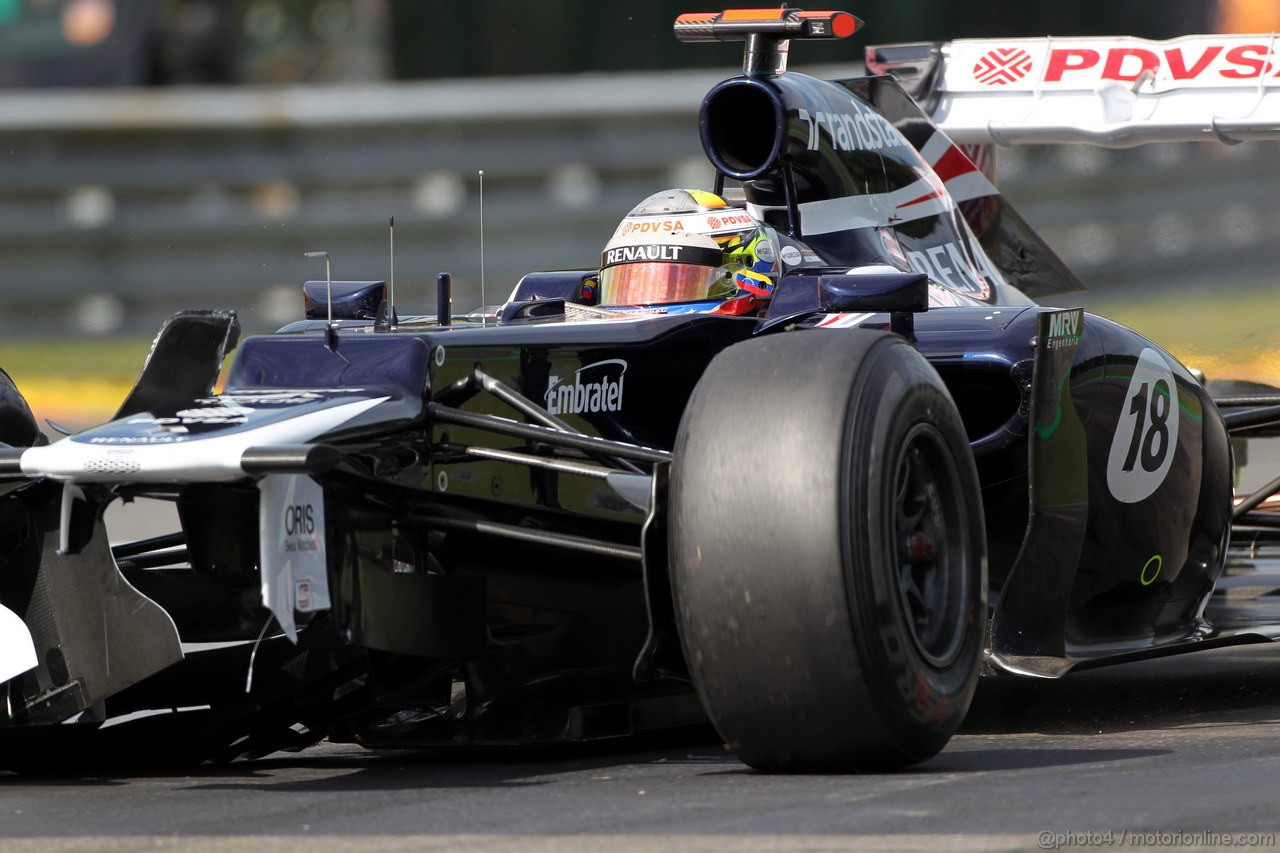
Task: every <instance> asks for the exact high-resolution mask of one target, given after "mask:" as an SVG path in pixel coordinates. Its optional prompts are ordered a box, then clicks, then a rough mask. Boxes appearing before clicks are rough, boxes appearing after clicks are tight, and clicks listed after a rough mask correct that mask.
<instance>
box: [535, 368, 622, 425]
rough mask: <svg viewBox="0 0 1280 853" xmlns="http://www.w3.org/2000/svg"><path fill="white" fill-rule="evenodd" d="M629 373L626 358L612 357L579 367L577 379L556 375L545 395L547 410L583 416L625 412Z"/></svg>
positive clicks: (557, 413) (575, 376)
mask: <svg viewBox="0 0 1280 853" xmlns="http://www.w3.org/2000/svg"><path fill="white" fill-rule="evenodd" d="M626 372H627V363H626V362H625V361H623V360H622V359H620V358H609V359H605V360H604V361H597V362H595V363H594V364H587V365H583V366H582V367H580V368H578V370H577V371H575V372H574V374H573V382H565V381H563V380H561V379H560V377H558V376H552V377H551V384H550V386H549V387H548V388H547V393H546V396H545V397H544V399H545V401H546V404H547V412H548V413H549V414H552V415H581V414H586V413H597V412H618V411H621V410H622V384H623V381H624V380H625V378H626Z"/></svg>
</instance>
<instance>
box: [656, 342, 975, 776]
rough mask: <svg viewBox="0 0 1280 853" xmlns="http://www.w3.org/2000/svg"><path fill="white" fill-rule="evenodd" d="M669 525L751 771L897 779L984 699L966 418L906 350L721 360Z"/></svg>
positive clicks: (736, 353)
mask: <svg viewBox="0 0 1280 853" xmlns="http://www.w3.org/2000/svg"><path fill="white" fill-rule="evenodd" d="M670 512H671V516H670V521H671V546H670V547H671V553H670V556H671V574H672V587H673V593H674V598H675V605H676V618H677V624H678V627H679V631H680V638H681V643H682V645H683V647H684V653H685V657H686V660H687V662H688V665H689V669H690V673H691V675H692V678H693V681H694V684H695V686H696V687H697V689H698V694H699V696H700V697H701V699H702V702H703V705H704V706H705V708H706V710H707V713H708V714H709V715H710V717H711V720H712V722H713V723H714V724H715V725H716V727H717V728H718V729H719V731H720V733H721V735H722V736H723V737H724V738H725V740H726V741H727V742H728V743H729V744H730V745H731V746H732V747H733V749H734V750H736V751H737V753H738V755H739V757H740V758H741V759H742V760H743V761H745V762H746V763H747V764H749V765H751V766H752V767H755V768H758V769H760V770H765V771H784V772H822V771H847V770H884V769H891V768H894V767H900V766H903V765H907V764H911V763H914V762H918V761H923V760H924V759H926V758H929V757H930V756H932V755H934V754H935V753H937V752H938V751H939V750H940V749H942V747H943V746H944V745H945V744H946V742H947V740H948V739H949V738H950V737H951V735H952V733H953V732H954V731H955V730H956V727H957V726H958V725H959V724H960V721H961V720H962V719H963V718H964V715H965V712H966V711H967V709H968V707H969V702H970V700H971V698H972V696H973V691H974V688H975V686H976V683H977V677H978V665H979V660H980V655H981V651H982V642H983V626H984V624H985V621H986V555H985V548H986V542H985V536H984V528H983V516H982V504H981V495H980V492H979V484H978V477H977V472H976V469H975V466H974V462H973V456H972V454H971V453H970V451H969V444H968V440H967V439H966V437H965V431H964V428H963V425H962V424H961V421H960V417H959V414H958V413H957V411H956V406H955V403H954V401H953V400H952V398H951V395H950V394H949V393H948V391H947V389H946V387H945V386H944V385H943V383H942V380H941V379H940V378H939V376H938V374H937V372H936V371H934V369H933V368H932V366H930V365H929V363H928V362H927V361H926V360H925V359H924V358H923V357H922V356H921V355H920V354H919V353H918V352H917V351H916V350H915V349H914V348H913V347H912V346H911V345H910V344H908V343H907V342H906V341H905V340H904V339H903V338H901V337H899V336H897V335H893V334H889V333H887V332H872V331H852V332H843V331H837V330H822V331H818V330H815V331H809V332H789V333H783V334H778V335H775V336H772V337H767V338H762V339H757V340H751V341H747V342H745V343H742V344H738V345H736V346H733V347H730V348H729V349H727V350H725V351H724V352H723V353H721V354H720V355H719V356H717V357H716V358H715V360H714V361H712V363H711V365H710V367H709V368H708V369H707V372H706V374H705V375H704V376H703V377H702V379H701V380H700V382H699V383H698V386H697V388H696V389H695V391H694V394H693V396H692V398H691V399H690V401H689V406H688V408H687V409H686V410H685V413H684V418H683V420H682V421H681V424H680V431H679V434H678V437H677V441H676V447H675V453H674V462H673V466H672V474H671V500H670Z"/></svg>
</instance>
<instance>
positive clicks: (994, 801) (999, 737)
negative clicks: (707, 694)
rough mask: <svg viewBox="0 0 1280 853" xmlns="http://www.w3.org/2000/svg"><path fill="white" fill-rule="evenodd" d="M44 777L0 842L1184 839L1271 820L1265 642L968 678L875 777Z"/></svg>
mask: <svg viewBox="0 0 1280 853" xmlns="http://www.w3.org/2000/svg"><path fill="white" fill-rule="evenodd" d="M50 770H51V775H47V776H35V777H31V776H18V775H13V774H5V773H0V850H5V851H9V850H18V851H23V850H32V851H35V850H40V851H62V850H77V851H78V850H157V849H158V850H202V849H206V850H280V849H291V850H292V849H301V848H302V847H303V846H305V847H306V848H307V849H315V850H338V849H342V850H349V849H367V850H423V849H425V850H446V849H447V850H455V849H467V850H480V851H488V850H531V851H541V850H547V851H551V850H556V851H559V850H606V849H607V850H623V851H626V850H655V849H670V850H681V851H701V850H736V851H742V852H743V853H749V851H759V850H815V851H825V850H845V849H853V848H855V847H857V848H860V849H886V850H927V851H939V850H1002V849H1007V850H1029V849H1037V846H1038V843H1039V842H1040V841H1041V840H1042V839H1041V833H1058V834H1059V835H1058V836H1057V838H1059V839H1061V840H1062V841H1063V844H1062V845H1061V847H1060V848H1059V849H1070V848H1071V847H1079V846H1082V845H1081V844H1079V843H1076V844H1074V845H1069V844H1067V843H1065V842H1066V840H1067V839H1068V838H1074V839H1075V840H1076V841H1077V842H1078V841H1080V840H1085V841H1087V840H1089V836H1087V835H1082V834H1085V833H1091V832H1092V833H1105V832H1108V831H1110V832H1112V833H1113V835H1112V839H1113V841H1112V843H1111V844H1110V845H1108V844H1105V843H1098V844H1096V845H1092V846H1095V847H1108V846H1121V847H1130V846H1133V842H1134V841H1135V840H1136V841H1153V842H1155V844H1154V845H1153V846H1156V847H1169V848H1172V849H1199V847H1200V845H1196V844H1188V843H1186V840H1187V839H1188V838H1190V840H1195V834H1196V833H1199V834H1200V838H1201V839H1202V840H1207V841H1210V842H1215V843H1217V844H1221V838H1220V836H1222V835H1225V834H1228V833H1274V832H1276V831H1277V830H1280V810H1278V808H1277V803H1276V800H1277V779H1280V647H1271V646H1250V647H1239V648H1231V649H1219V650H1216V651H1210V652H1204V653H1200V654H1191V655H1184V656H1180V657H1176V658H1165V659H1161V660H1156V661H1147V662H1143V663H1138V664H1126V665H1123V666H1118V667H1111V668H1107V669H1098V670H1093V671H1090V672H1084V673H1078V674H1075V675H1072V676H1068V677H1067V678H1065V679H1063V680H1061V681H1058V682H1030V681H1023V680H1017V679H1007V680H1006V679H999V680H986V681H984V682H983V684H982V685H981V687H980V688H979V693H978V696H977V698H976V701H975V705H974V707H973V709H972V711H971V713H970V715H969V717H968V719H967V721H966V723H965V725H964V727H963V729H962V731H961V733H960V734H959V735H958V736H957V737H956V738H954V739H953V741H952V742H951V744H950V746H948V748H947V749H946V750H945V751H944V752H943V753H942V754H941V755H939V756H937V757H935V758H934V759H932V760H931V761H928V762H926V763H924V764H922V765H919V766H917V767H914V768H912V769H909V770H906V771H902V772H898V773H892V774H877V775H861V776H859V775H846V776H839V775H822V776H772V775H765V774H761V773H757V772H754V771H752V770H750V769H749V768H747V767H745V766H744V765H743V764H742V763H740V762H739V761H738V760H737V759H736V758H735V757H734V755H733V754H732V753H731V752H729V751H727V750H726V749H725V748H724V747H723V746H722V745H721V744H720V743H719V742H718V741H717V739H716V737H715V735H714V733H712V732H710V731H709V730H697V731H689V732H684V733H681V734H679V735H676V736H666V737H663V738H660V739H650V740H646V741H643V742H638V743H635V742H633V743H630V744H611V745H606V746H601V745H594V746H591V747H589V748H573V749H564V750H558V751H554V752H547V751H539V752H524V753H516V754H511V753H475V752H472V753H446V754H440V753H435V754H428V753H413V752H377V753H375V752H368V751H365V750H361V749H359V748H357V747H349V746H345V745H331V744H322V745H320V746H318V747H314V748H312V749H310V750H307V751H304V752H302V753H278V754H276V755H274V756H271V757H269V758H266V759H260V760H257V761H253V762H243V763H236V764H231V765H223V766H207V767H202V768H197V769H195V770H194V771H185V772H182V773H181V774H174V775H163V774H159V775H157V774H152V773H148V774H145V775H121V776H95V777H89V778H86V777H67V776H60V775H57V774H56V768H50ZM1071 833H1074V834H1075V836H1071V835H1068V834H1071ZM1136 833H1141V834H1142V835H1139V836H1137V837H1135V834H1136ZM1160 833H1164V835H1163V836H1161V835H1160ZM1177 833H1182V835H1181V836H1179V835H1177ZM1122 834H1123V835H1122ZM1101 838H1102V836H1099V840H1100V841H1101ZM1180 839H1181V841H1180ZM1048 840H1049V841H1051V842H1052V841H1053V840H1054V836H1049V838H1048ZM1243 840H1246V841H1248V840H1250V839H1248V838H1243ZM1162 842H1164V843H1162ZM1206 846H1213V845H1206ZM1259 846H1267V847H1271V846H1275V844H1274V841H1273V842H1272V843H1271V844H1268V845H1259Z"/></svg>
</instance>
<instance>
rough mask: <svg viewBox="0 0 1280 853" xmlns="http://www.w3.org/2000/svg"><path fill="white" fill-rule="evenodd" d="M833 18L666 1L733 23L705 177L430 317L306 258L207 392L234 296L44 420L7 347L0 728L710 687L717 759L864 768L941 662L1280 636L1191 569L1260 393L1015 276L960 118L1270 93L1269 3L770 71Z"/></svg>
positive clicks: (919, 719) (980, 141) (222, 749)
mask: <svg viewBox="0 0 1280 853" xmlns="http://www.w3.org/2000/svg"><path fill="white" fill-rule="evenodd" d="M857 26H858V21H857V19H855V18H854V17H853V16H851V15H848V14H846V13H843V12H803V11H800V10H796V9H785V8H784V9H766V10H745V11H743V10H740V11H727V12H723V13H720V14H693V15H684V16H681V17H680V18H679V20H678V21H677V22H676V27H675V29H676V34H677V36H678V37H680V38H681V39H683V40H686V41H713V40H721V41H727V40H742V41H745V43H746V61H745V68H744V73H743V75H741V76H738V77H734V78H732V79H729V80H726V81H724V82H723V83H720V84H719V85H717V86H715V87H714V88H713V89H712V90H711V92H710V93H709V94H708V95H707V97H706V99H705V101H704V102H703V105H702V110H701V116H700V132H701V138H702V142H703V145H704V148H705V150H706V153H707V156H708V158H709V159H710V162H711V165H712V166H713V167H714V170H715V183H714V185H713V187H712V188H711V189H710V190H670V191H666V192H660V193H657V194H656V195H654V196H652V197H650V198H649V199H646V200H645V201H644V202H642V203H641V204H640V205H639V206H637V207H636V208H635V209H634V210H633V211H632V212H631V213H630V214H628V215H627V216H626V217H625V218H624V219H623V221H622V223H621V224H620V225H619V227H618V229H617V230H616V231H615V233H614V236H613V238H612V239H611V240H610V241H609V243H608V245H607V246H605V248H604V252H603V254H602V255H601V258H600V262H599V264H596V263H595V262H594V260H593V261H592V262H591V263H590V264H589V266H590V267H591V268H590V269H583V270H578V271H569V272H549V273H530V274H529V275H527V276H525V277H524V278H523V279H522V280H521V281H520V283H519V284H518V285H517V286H516V287H515V290H514V292H513V293H512V295H511V297H510V299H509V300H508V301H507V302H506V303H505V304H504V305H503V306H501V308H500V309H499V310H497V311H496V312H493V313H492V314H491V315H490V316H485V317H482V318H480V319H476V320H471V321H467V320H459V321H456V322H455V321H454V320H453V318H452V317H451V316H450V312H449V310H448V307H447V306H448V304H449V282H448V279H447V276H442V279H441V306H442V310H440V311H439V312H438V313H437V315H435V316H432V317H408V316H406V317H403V318H402V317H400V316H399V315H398V314H397V311H396V307H395V305H394V294H393V292H392V289H391V288H389V287H388V286H387V285H386V283H384V282H380V281H370V282H334V281H329V280H326V281H324V282H310V283H308V284H307V286H306V288H305V291H306V319H304V320H302V321H300V322H298V323H295V324H293V325H290V326H288V327H286V328H285V329H283V330H281V332H280V333H278V334H275V335H269V336H262V337H255V338H251V339H249V340H247V341H245V342H244V343H243V345H241V346H240V348H239V350H238V352H237V354H236V356H235V359H234V361H233V362H232V364H231V365H230V367H229V369H228V372H227V374H226V376H225V377H224V379H223V388H224V390H223V391H222V392H221V393H213V389H214V387H215V384H216V382H217V380H218V372H219V366H220V365H221V363H222V361H223V356H224V354H225V353H227V352H228V351H229V350H231V349H232V348H233V347H234V346H235V344H236V342H237V337H238V327H237V325H236V321H235V318H234V315H232V314H231V313H229V312H219V311H204V312H187V313H184V314H180V315H178V316H176V317H175V318H173V319H172V320H171V321H170V322H169V323H168V324H167V325H166V326H165V327H164V328H163V329H162V331H161V333H160V335H159V337H158V338H157V339H156V342H155V344H154V347H153V350H152V352H151V355H150V357H149V359H148V361H147V363H146V365H145V367H144V369H143V371H142V373H141V375H140V377H139V379H138V381H137V384H136V386H135V387H134V389H133V391H132V392H131V393H130V394H129V396H128V397H127V399H126V400H125V401H124V403H123V404H122V406H121V408H120V410H119V412H118V413H117V415H116V418H115V419H114V420H112V421H111V422H109V423H107V424H105V425H103V426H99V427H96V428H93V429H89V430H87V431H84V432H81V433H78V434H75V435H70V436H68V437H65V438H62V439H60V440H58V441H55V442H54V443H51V444H50V443H46V442H44V441H43V439H42V438H41V436H40V433H39V431H38V430H37V427H36V423H35V420H34V418H33V417H32V415H31V413H30V411H29V410H28V408H27V406H26V404H25V403H24V402H23V400H22V398H21V396H20V395H19V394H18V392H17V390H16V389H15V388H14V387H13V386H12V384H11V383H7V384H5V385H3V386H0V403H3V405H2V406H0V439H2V440H3V441H4V442H5V443H7V445H8V447H6V448H3V449H0V494H2V495H3V497H2V499H0V554H2V555H3V565H0V604H2V605H3V607H0V684H4V685H5V687H6V697H7V702H6V703H0V767H3V768H13V769H36V768H66V767H71V766H74V765H78V764H81V763H127V762H135V763H136V762H153V761H166V762H167V761H200V760H219V759H230V758H235V757H240V756H254V755H262V754H266V753H269V752H272V751H274V750H277V749H281V748H287V747H300V746H305V745H307V744H310V743H313V742H315V741H317V740H319V739H321V738H324V737H328V738H330V739H333V740H337V741H350V742H356V743H360V744H364V745H367V746H371V747H422V746H436V745H451V744H452V745H456V744H465V745H527V744H545V743H554V742H564V741H582V740H588V739H594V738H604V737H614V736H620V735H628V734H631V733H636V732H642V731H647V730H654V729H659V728H664V727H673V726H680V725H686V724H694V723H699V722H705V721H706V720H707V719H708V718H709V719H710V720H711V721H712V722H713V723H714V724H715V726H716V727H717V728H718V729H719V731H720V733H721V734H722V735H723V737H724V738H725V739H726V740H727V741H728V742H729V743H730V744H731V745H732V747H733V748H734V749H735V750H737V752H738V754H739V755H740V756H741V757H742V759H743V760H744V761H745V762H747V763H748V764H750V765H752V766H754V767H757V768H761V769H766V770H801V771H811V770H826V769H836V770H844V769H877V768H892V767H897V766H901V765H905V764H909V763H912V762H918V761H921V760H923V759H926V758H928V757H929V756H931V755H933V754H935V753H936V752H937V751H938V750H940V749H941V748H942V747H943V746H944V745H945V743H946V742H947V739H948V738H949V737H950V736H951V734H952V733H953V732H954V731H955V729H956V727H957V726H958V725H959V723H960V722H961V720H962V719H963V718H964V715H965V712H966V709H967V707H968V705H969V702H970V699H971V697H972V695H973V692H974V689H975V685H976V683H977V680H978V676H979V672H980V670H985V671H987V672H990V673H1013V674H1019V675H1026V676H1039V677H1057V676H1060V675H1062V674H1064V673H1066V672H1068V671H1069V670H1071V669H1073V668H1076V667H1083V666H1091V665H1096V664H1100V663H1106V662H1112V661H1119V660H1130V659H1134V658H1138V657H1143V656H1150V655H1158V654H1167V653H1170V652H1175V651H1183V650H1191V649H1200V648H1208V647H1212V646H1218V645H1224V644H1230V643H1241V642H1253V641H1261V640H1272V639H1276V638H1278V637H1280V618H1277V617H1280V614H1275V613H1273V614H1272V615H1271V616H1267V615H1266V614H1265V612H1264V611H1265V608H1263V609H1250V608H1248V607H1234V608H1233V609H1231V610H1227V609H1225V608H1220V611H1221V614H1222V615H1221V617H1220V618H1219V616H1217V615H1215V610H1214V608H1212V607H1210V606H1209V605H1210V603H1211V596H1212V595H1213V592H1214V588H1215V583H1217V582H1218V580H1219V577H1220V576H1221V575H1222V574H1223V571H1224V566H1225V564H1226V561H1227V557H1228V552H1229V549H1230V544H1231V542H1232V537H1233V536H1235V537H1246V536H1247V537H1249V539H1250V541H1251V542H1252V543H1253V545H1254V547H1266V546H1267V543H1268V542H1270V541H1271V540H1272V539H1274V537H1275V531H1276V530H1277V528H1278V527H1280V524H1278V523H1277V520H1276V519H1277V517H1276V516H1275V515H1271V514H1268V513H1267V512H1266V509H1265V507H1266V504H1265V502H1266V499H1267V498H1268V497H1270V495H1271V494H1272V492H1274V491H1276V490H1277V489H1280V482H1277V483H1273V484H1271V486H1269V487H1268V488H1267V489H1264V490H1263V491H1261V492H1259V493H1258V494H1256V495H1252V496H1249V497H1248V498H1247V499H1244V500H1242V501H1240V502H1238V503H1237V504H1236V505H1234V507H1233V460H1232V446H1231V436H1232V435H1233V434H1246V433H1249V432H1251V431H1252V432H1266V431H1267V430H1268V429H1272V428H1273V427H1274V425H1275V424H1277V423H1280V398H1271V397H1251V398H1241V399H1236V400H1231V401H1226V402H1228V403H1230V404H1231V406H1232V408H1230V409H1229V410H1227V411H1228V413H1227V414H1223V410H1222V409H1220V408H1219V406H1218V405H1215V403H1214V401H1213V400H1212V399H1211V397H1210V395H1209V394H1208V393H1207V392H1206V390H1205V387H1204V386H1203V384H1202V382H1201V381H1200V380H1199V379H1198V378H1197V376H1195V375H1193V374H1192V373H1191V372H1189V371H1188V370H1187V369H1186V368H1185V367H1183V366H1182V365H1181V364H1179V363H1178V361H1177V360H1175V359H1174V358H1173V357H1172V356H1170V355H1169V354H1168V353H1167V352H1165V351H1164V350H1162V349H1160V347H1158V346H1157V345H1155V344H1153V343H1151V342H1150V341H1148V340H1145V339H1144V338H1142V337H1141V336H1139V335H1138V334H1136V333H1134V332H1133V331H1130V330H1128V329H1126V328H1124V327H1122V326H1120V325H1117V324H1116V323H1112V322H1109V321H1107V320H1105V319H1103V318H1101V317H1096V316H1092V315H1087V314H1085V313H1084V312H1083V311H1082V310H1080V309H1066V310H1056V309H1050V308H1042V307H1039V306H1037V305H1036V304H1035V303H1033V301H1032V299H1034V298H1040V297H1043V296H1045V295H1049V294H1052V293H1057V292H1062V291H1064V290H1070V289H1073V288H1078V287H1079V286H1080V285H1079V282H1077V281H1076V279H1075V278H1074V276H1073V275H1072V274H1071V272H1070V271H1069V270H1067V269H1066V267H1065V266H1064V265H1063V264H1062V263H1061V262H1060V261H1059V260H1058V258H1057V257H1056V256H1055V255H1054V254H1053V252H1052V251H1051V250H1050V249H1049V248H1048V247H1047V246H1046V245H1045V244H1044V243H1043V241H1042V240H1040V238H1039V237H1037V236H1036V234H1035V233H1034V232H1033V231H1032V230H1031V229H1030V228H1029V227H1028V226H1027V225H1026V224H1025V223H1024V222H1023V221H1022V220H1021V219H1020V218H1019V217H1018V216H1017V214H1016V213H1015V212H1014V211H1013V209H1012V208H1011V207H1010V206H1009V205H1008V204H1007V203H1006V202H1005V201H1004V199H1003V198H1002V197H1001V196H1000V194H999V192H998V191H997V190H996V189H995V187H994V186H993V185H992V182H991V180H990V176H991V175H992V174H993V173H992V172H991V169H990V165H991V157H992V154H993V151H992V149H991V147H990V146H991V144H992V143H1021V142H1047V141H1066V140H1083V139H1088V140H1093V141H1097V142H1102V143H1105V144H1130V143H1135V142H1140V141H1145V140H1149V139H1174V138H1204V137H1206V136H1213V135H1216V136H1219V137H1226V138H1243V137H1250V136H1263V135H1275V133H1276V131H1277V130H1278V129H1280V121H1278V120H1277V119H1276V117H1273V116H1269V115H1267V114H1266V111H1267V110H1270V109H1273V108H1274V106H1273V104H1272V102H1271V99H1272V98H1273V97H1274V96H1272V95H1270V90H1269V89H1267V87H1266V84H1265V83H1263V82H1259V80H1258V79H1257V78H1258V75H1259V74H1261V73H1262V70H1261V69H1262V67H1263V66H1264V65H1265V64H1266V62H1265V60H1266V58H1267V53H1268V51H1269V50H1270V47H1268V45H1269V44H1270V42H1269V41H1266V40H1263V41H1262V42H1258V41H1257V39H1256V38H1253V37H1236V36H1222V37H1197V38H1195V39H1184V40H1180V41H1178V42H1170V43H1152V42H1140V41H1136V40H1131V39H1101V40H1099V39H1084V40H1054V41H1053V42H1052V43H1050V42H1048V41H1046V40H1015V41H1009V42H955V43H951V44H948V45H905V46H903V45H900V46H894V47H887V48H873V49H871V50H870V51H869V56H868V65H869V68H870V70H871V71H872V72H875V74H874V76H869V77H864V78H860V79H854V80H841V81H836V82H824V81H821V80H818V79H814V78H811V77H807V76H803V75H799V74H794V73H787V72H786V70H785V64H786V57H787V50H788V47H789V43H790V42H791V41H795V40H804V39H819V38H843V37H846V36H848V35H850V34H851V33H852V32H853V31H854V30H855V29H856V28H857ZM1259 45H1261V46H1259ZM1268 67H1269V66H1268ZM1251 76H1252V79H1251ZM1237 100H1238V101H1239V102H1240V103H1239V107H1240V108H1239V109H1235V107H1236V106H1237V104H1236V103H1235V102H1236V101H1237ZM1206 103H1208V104H1210V105H1211V106H1210V107H1208V108H1206V107H1204V106H1202V105H1203V104H1206ZM1233 111H1234V112H1233ZM1206 114H1207V116H1208V117H1203V116H1205V115H1206ZM1227 114H1235V115H1238V116H1241V117H1240V118H1237V119H1230V120H1227V119H1222V118H1216V117H1214V116H1215V115H1227ZM741 116H750V117H751V120H750V121H749V122H744V121H740V120H739V118H740V117H741ZM961 144H964V145H967V146H969V147H967V148H963V149H962V148H961V147H959V145H961ZM139 498H147V499H158V500H164V501H171V502H173V504H174V505H176V510H177V515H178V518H179V519H180V524H181V529H180V530H179V531H177V532H175V533H173V534H171V535H166V536H161V537H158V538H152V539H147V540H144V541H139V542H131V543H127V544H117V545H115V546H111V545H109V544H108V539H107V531H106V530H105V528H104V523H103V511H104V508H105V507H106V506H107V505H108V504H109V503H110V502H112V501H115V500H124V501H129V500H133V499H139ZM1233 525H1234V526H1233ZM1237 541H1241V540H1239V539H1237ZM1207 608H1208V609H1207Z"/></svg>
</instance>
